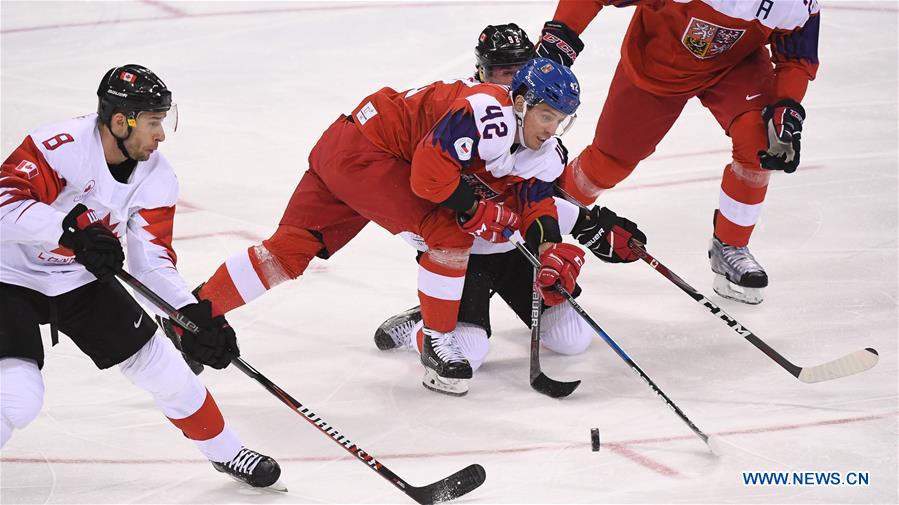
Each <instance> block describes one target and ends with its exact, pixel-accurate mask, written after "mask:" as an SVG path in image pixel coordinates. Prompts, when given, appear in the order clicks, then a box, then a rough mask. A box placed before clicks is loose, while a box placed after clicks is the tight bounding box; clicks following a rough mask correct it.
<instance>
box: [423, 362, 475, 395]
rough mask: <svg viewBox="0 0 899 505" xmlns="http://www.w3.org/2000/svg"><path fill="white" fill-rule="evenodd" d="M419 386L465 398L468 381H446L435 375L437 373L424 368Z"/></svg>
mask: <svg viewBox="0 0 899 505" xmlns="http://www.w3.org/2000/svg"><path fill="white" fill-rule="evenodd" d="M421 385H422V386H424V387H426V388H427V389H430V390H431V391H436V392H438V393H443V394H445V395H450V396H465V395H466V394H468V387H469V384H468V379H447V378H446V377H441V376H439V375H437V372H435V371H434V370H431V369H430V368H427V367H425V376H424V378H423V379H422V380H421Z"/></svg>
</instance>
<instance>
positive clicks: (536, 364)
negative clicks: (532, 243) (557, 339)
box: [515, 243, 581, 398]
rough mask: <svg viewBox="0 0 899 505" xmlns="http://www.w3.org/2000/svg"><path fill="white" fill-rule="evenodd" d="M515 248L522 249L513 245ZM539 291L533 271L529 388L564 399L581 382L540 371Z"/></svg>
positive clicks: (541, 306) (540, 313)
mask: <svg viewBox="0 0 899 505" xmlns="http://www.w3.org/2000/svg"><path fill="white" fill-rule="evenodd" d="M515 247H524V246H522V245H520V244H518V243H515ZM542 309H543V303H542V301H541V299H540V290H539V289H537V270H536V269H535V270H534V291H533V295H532V297H531V387H532V388H533V389H534V391H537V392H538V393H543V394H545V395H546V396H549V397H552V398H564V397H566V396H568V395H570V394H571V393H573V392H574V390H575V389H577V387H578V386H580V385H581V381H579V380H577V381H573V382H562V381H557V380H555V379H550V378H549V377H547V376H546V374H544V373H543V370H541V369H540V318H541V315H542V312H543V310H542Z"/></svg>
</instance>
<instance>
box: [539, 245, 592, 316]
mask: <svg viewBox="0 0 899 505" xmlns="http://www.w3.org/2000/svg"><path fill="white" fill-rule="evenodd" d="M583 265H584V252H583V251H581V248H580V247H578V246H575V245H571V244H553V245H552V246H550V247H549V248H548V249H546V250H545V251H543V253H542V254H541V255H540V269H539V270H538V271H537V287H538V288H539V289H540V292H541V293H542V294H543V301H544V303H546V304H547V305H549V306H553V305H558V304H560V303H562V302H564V301H565V298H564V297H563V296H562V294H561V293H559V292H558V291H556V289H555V288H554V286H555V284H556V282H557V281H558V282H560V283H561V284H562V287H563V288H565V290H566V291H568V292H569V293H571V292H572V291H573V290H574V286H575V283H576V282H577V276H578V274H579V273H580V271H581V267H582V266H583Z"/></svg>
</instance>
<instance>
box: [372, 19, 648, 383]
mask: <svg viewBox="0 0 899 505" xmlns="http://www.w3.org/2000/svg"><path fill="white" fill-rule="evenodd" d="M475 55H476V57H477V65H476V69H477V71H476V74H475V78H476V79H477V80H479V81H480V82H489V83H493V84H505V85H510V84H511V81H512V77H511V76H513V75H514V74H515V73H516V72H517V70H518V69H519V68H520V67H521V66H522V65H523V64H524V63H526V62H527V61H528V60H530V59H531V58H533V57H534V55H535V53H534V45H533V44H532V43H531V41H530V39H529V38H528V36H527V34H526V33H525V32H524V30H522V29H521V28H519V27H518V26H517V25H515V24H514V23H509V24H503V25H489V26H487V27H486V28H485V29H484V30H483V31H482V32H481V34H480V36H479V37H478V43H477V45H476V46H475ZM557 142H559V145H560V146H561V145H562V144H561V140H560V139H557ZM553 201H554V204H555V206H556V212H557V214H558V222H559V227H560V232H561V233H562V234H563V235H564V234H569V233H570V234H572V235H574V236H575V238H578V239H579V240H580V241H581V242H582V243H584V244H589V247H588V249H590V250H591V252H593V253H594V255H596V256H597V257H598V258H600V259H601V260H603V261H605V262H612V263H619V262H629V261H633V260H635V259H636V256H634V255H633V254H632V253H631V252H630V251H628V250H627V248H626V246H625V247H623V250H622V249H619V250H617V251H616V250H614V248H613V247H612V246H613V243H614V242H613V241H612V240H611V239H610V237H611V236H612V235H613V234H615V235H617V236H618V238H619V239H620V240H619V241H618V243H619V244H626V243H627V239H628V238H630V236H631V235H633V236H634V237H635V238H636V239H638V240H640V241H641V242H643V243H645V242H646V236H645V235H644V234H643V233H642V232H641V231H640V230H639V229H638V228H637V225H636V224H634V223H633V222H631V221H629V220H627V219H625V218H623V217H618V216H617V215H616V214H615V213H614V212H612V211H611V210H610V209H608V208H604V207H600V206H596V207H594V208H593V209H589V210H588V209H579V208H578V207H577V206H576V205H574V204H573V203H569V202H567V201H565V200H563V199H561V198H558V197H555V198H554V199H553ZM605 230H612V233H606V232H605ZM401 235H402V236H403V238H404V239H405V240H406V241H407V242H409V243H410V244H411V245H412V246H413V247H415V248H416V249H418V250H419V251H420V252H419V256H420V255H421V254H424V252H425V251H427V245H426V244H425V243H424V240H422V239H421V237H418V236H416V235H414V234H411V233H409V232H404V233H402V234H401ZM532 278H533V267H532V266H531V264H530V263H529V262H528V261H527V260H526V259H525V258H524V257H523V256H522V255H521V253H520V252H519V251H517V250H515V248H514V246H513V245H512V244H510V243H501V244H493V243H489V242H486V241H484V240H481V239H475V241H474V244H473V245H472V251H471V256H470V257H469V261H468V269H467V271H466V273H465V286H464V288H463V292H462V301H461V303H460V306H459V316H458V319H459V320H458V324H457V326H456V331H455V336H456V341H457V343H458V345H459V348H460V351H461V352H462V355H463V356H464V357H465V359H466V360H468V362H469V364H470V365H471V368H472V371H477V369H478V368H479V367H480V366H481V364H482V363H483V362H484V360H485V359H486V357H487V352H488V350H489V341H488V339H489V335H490V333H491V326H490V301H491V299H492V298H493V295H494V294H498V295H499V296H500V298H502V299H503V300H504V301H505V302H506V303H507V304H508V305H509V307H510V308H511V309H512V310H513V311H514V312H515V314H516V315H517V316H518V317H519V319H521V321H522V322H524V323H525V325H527V326H528V327H530V325H531V300H532V288H533V279H532ZM579 292H580V288H576V289H575V291H574V294H575V296H577V294H578V293H579ZM422 325H423V323H422V321H421V307H420V306H416V307H413V308H412V309H409V310H406V311H404V312H401V313H399V314H396V315H393V316H391V317H389V318H388V319H387V320H386V321H384V323H382V324H381V325H380V326H379V327H378V329H377V330H376V331H375V338H374V339H375V344H376V345H377V347H378V349H381V350H390V349H408V350H414V351H416V352H420V349H419V348H418V347H417V345H418V342H416V341H415V339H414V338H413V336H414V335H416V334H417V333H418V331H419V330H420V329H421V327H422ZM540 330H541V331H540V341H541V343H542V344H543V346H545V347H546V348H548V349H550V350H552V351H553V352H557V353H560V354H579V353H581V352H584V351H585V350H586V349H587V348H588V347H589V345H590V343H591V341H592V340H593V337H594V335H595V331H594V330H593V329H592V328H590V327H589V326H588V325H587V324H586V323H585V322H584V321H583V319H581V317H580V316H578V315H577V313H575V311H574V309H572V307H571V306H570V305H569V304H567V303H561V304H558V305H554V306H552V307H549V308H548V309H547V310H545V312H544V313H543V316H542V322H541V325H540ZM468 386H469V385H468V384H467V383H464V382H457V383H442V382H437V383H433V384H431V387H432V389H437V388H440V392H443V393H446V394H450V395H454V396H462V395H464V394H466V393H467V392H468V389H467V387H468Z"/></svg>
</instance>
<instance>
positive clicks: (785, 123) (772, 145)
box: [759, 98, 805, 174]
mask: <svg viewBox="0 0 899 505" xmlns="http://www.w3.org/2000/svg"><path fill="white" fill-rule="evenodd" d="M803 121H805V109H803V108H802V105H799V103H797V102H796V101H795V100H791V99H789V98H788V99H785V100H781V101H779V102H777V103H775V104H773V105H769V106H767V107H765V108H764V109H762V122H763V123H764V124H765V128H766V129H767V131H768V150H767V151H759V161H760V162H761V164H762V167H763V168H767V169H768V170H783V171H784V172H786V173H788V174H791V173H793V172H795V171H796V167H798V166H799V148H800V140H801V139H802V122H803Z"/></svg>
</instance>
